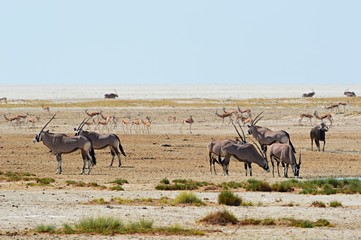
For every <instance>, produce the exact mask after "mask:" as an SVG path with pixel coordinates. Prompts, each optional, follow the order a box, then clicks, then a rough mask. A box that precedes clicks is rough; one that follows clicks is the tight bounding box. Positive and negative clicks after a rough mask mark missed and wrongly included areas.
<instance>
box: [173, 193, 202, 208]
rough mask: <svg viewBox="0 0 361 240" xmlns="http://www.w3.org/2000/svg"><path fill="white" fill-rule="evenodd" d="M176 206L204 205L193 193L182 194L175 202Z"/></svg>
mask: <svg viewBox="0 0 361 240" xmlns="http://www.w3.org/2000/svg"><path fill="white" fill-rule="evenodd" d="M173 203H175V204H192V205H198V206H199V205H204V203H203V201H202V200H201V199H199V198H198V197H197V196H196V195H195V194H194V193H192V192H181V193H180V194H178V196H177V197H176V198H175V199H174V200H173Z"/></svg>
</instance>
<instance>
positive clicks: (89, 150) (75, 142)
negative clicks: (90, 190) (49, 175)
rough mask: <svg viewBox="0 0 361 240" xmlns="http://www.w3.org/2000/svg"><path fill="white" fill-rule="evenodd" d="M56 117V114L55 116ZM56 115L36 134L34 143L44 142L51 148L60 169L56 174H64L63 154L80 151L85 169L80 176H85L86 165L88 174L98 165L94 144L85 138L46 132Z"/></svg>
mask: <svg viewBox="0 0 361 240" xmlns="http://www.w3.org/2000/svg"><path fill="white" fill-rule="evenodd" d="M55 115H56V114H55ZM55 115H54V116H53V117H52V118H51V119H50V120H49V121H48V122H47V123H46V124H45V125H44V127H43V128H42V129H41V130H40V132H39V133H38V134H36V136H35V138H34V139H33V142H34V143H35V142H40V141H42V142H43V144H44V145H45V146H46V147H47V148H49V150H50V152H51V153H52V154H54V155H55V156H56V160H57V162H58V167H57V171H56V174H61V173H62V158H61V155H62V154H67V153H72V152H75V151H76V150H78V149H80V151H81V155H82V158H83V162H84V164H83V168H82V171H81V173H80V174H84V171H85V167H86V163H87V164H88V174H90V170H91V167H92V166H95V164H96V158H95V153H94V148H93V144H92V142H91V141H90V140H89V138H87V137H84V136H67V135H66V134H62V133H50V132H49V130H47V131H44V129H45V128H46V126H48V124H49V123H50V122H51V121H52V120H53V119H54V118H55Z"/></svg>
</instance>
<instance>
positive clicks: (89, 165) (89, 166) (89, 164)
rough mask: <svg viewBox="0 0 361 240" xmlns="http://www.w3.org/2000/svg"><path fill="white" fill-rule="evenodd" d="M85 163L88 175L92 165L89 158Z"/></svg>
mask: <svg viewBox="0 0 361 240" xmlns="http://www.w3.org/2000/svg"><path fill="white" fill-rule="evenodd" d="M87 162H88V175H89V174H90V170H91V168H92V164H91V162H90V158H87Z"/></svg>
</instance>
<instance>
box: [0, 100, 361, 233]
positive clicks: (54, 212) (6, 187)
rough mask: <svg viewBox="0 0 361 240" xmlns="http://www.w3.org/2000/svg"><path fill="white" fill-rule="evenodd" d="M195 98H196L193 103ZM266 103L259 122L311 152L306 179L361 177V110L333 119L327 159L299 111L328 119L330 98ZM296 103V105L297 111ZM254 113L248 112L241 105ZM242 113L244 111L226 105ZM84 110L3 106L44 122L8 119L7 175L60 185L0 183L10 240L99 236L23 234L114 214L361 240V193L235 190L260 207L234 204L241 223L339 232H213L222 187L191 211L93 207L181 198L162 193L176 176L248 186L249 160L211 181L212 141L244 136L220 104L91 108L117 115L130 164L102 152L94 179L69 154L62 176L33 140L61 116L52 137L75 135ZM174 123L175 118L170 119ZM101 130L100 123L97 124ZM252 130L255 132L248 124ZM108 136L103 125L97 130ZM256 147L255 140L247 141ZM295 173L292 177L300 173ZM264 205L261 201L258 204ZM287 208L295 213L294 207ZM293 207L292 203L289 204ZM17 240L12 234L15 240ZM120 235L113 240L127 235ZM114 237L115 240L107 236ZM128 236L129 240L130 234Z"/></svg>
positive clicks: (1, 163)
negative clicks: (323, 222) (146, 124)
mask: <svg viewBox="0 0 361 240" xmlns="http://www.w3.org/2000/svg"><path fill="white" fill-rule="evenodd" d="M189 101H190V100H189ZM287 101H291V103H289V102H287V104H285V100H272V99H271V100H270V99H264V100H259V104H257V105H251V106H250V107H251V110H252V113H253V116H255V115H257V114H258V113H260V112H263V116H264V117H263V118H262V120H261V121H260V122H259V123H258V124H259V125H261V126H266V127H269V128H271V129H274V130H276V129H277V130H278V129H283V130H286V131H288V132H289V134H290V135H291V140H292V142H293V144H294V146H295V147H296V149H297V151H298V152H302V165H301V174H300V176H301V177H302V178H301V180H306V179H313V178H320V177H360V172H361V164H360V162H361V155H360V152H361V150H360V141H361V131H360V130H361V107H360V106H359V105H358V104H349V106H347V107H346V109H345V110H344V109H343V108H340V113H336V111H334V112H331V113H332V115H333V118H334V124H333V127H331V128H330V130H329V132H328V133H327V142H326V150H325V152H318V151H311V143H310V139H309V132H310V129H311V127H312V126H314V125H316V124H318V123H320V121H319V120H317V119H314V120H313V122H312V126H311V124H310V123H309V122H308V120H306V119H304V120H303V122H302V125H300V124H299V121H298V120H299V114H300V113H311V114H312V113H313V112H314V111H315V110H317V111H318V112H319V113H320V114H323V113H326V110H325V109H324V106H325V105H327V104H329V103H330V101H331V100H330V99H321V100H319V101H318V105H317V104H316V105H315V104H310V103H308V102H305V103H304V104H303V103H302V101H303V100H298V99H295V100H292V99H291V100H287ZM292 101H293V102H295V104H292ZM242 107H249V106H242ZM226 108H227V109H229V110H233V109H234V110H235V109H236V108H237V105H234V106H232V104H229V103H228V105H227V107H226ZM84 110H85V108H84V107H63V106H62V107H52V108H51V113H50V114H48V113H46V112H44V111H43V110H42V109H41V108H40V107H39V108H36V107H27V106H26V105H25V106H20V107H19V106H17V107H14V108H11V107H10V108H9V107H6V108H0V111H1V113H2V114H6V115H7V116H14V115H16V114H26V113H29V114H30V115H39V116H40V122H39V123H37V124H36V126H35V129H34V128H30V127H29V126H30V125H28V126H21V128H20V127H18V126H15V128H14V127H12V126H10V124H9V123H8V122H6V121H5V120H4V121H3V122H2V123H1V124H0V129H1V132H2V134H1V136H0V149H1V151H0V171H1V172H3V173H5V172H7V171H13V172H28V173H31V174H34V175H36V177H38V178H45V177H47V178H53V179H54V180H55V182H54V183H52V184H51V186H29V185H28V184H27V183H28V182H26V181H10V182H9V181H6V180H4V179H3V180H2V181H0V209H1V213H2V214H1V216H0V226H1V233H2V235H1V237H3V238H5V237H6V235H14V234H17V238H24V239H25V238H29V237H31V238H34V239H42V238H54V239H55V238H57V239H59V238H64V239H65V238H76V239H82V238H84V239H85V238H89V237H90V238H94V239H95V238H97V239H98V238H99V236H47V235H30V236H29V235H28V234H29V233H28V234H26V235H22V234H24V232H27V231H28V230H31V229H34V228H35V227H36V226H37V225H39V224H53V225H56V226H61V225H62V224H63V223H71V222H74V221H77V220H79V219H80V218H82V217H84V216H99V215H112V216H113V215H114V216H118V217H121V218H122V219H124V220H125V221H128V220H138V219H140V218H146V219H150V220H153V221H154V224H155V225H159V226H167V225H173V224H180V225H182V226H186V227H193V228H199V229H213V230H214V229H216V230H219V231H217V232H213V233H209V234H208V235H207V236H205V237H204V238H207V239H219V238H225V239H235V238H236V239H240V238H244V239H249V238H256V239H266V238H270V237H271V238H277V239H289V238H294V239H340V238H341V239H359V238H360V236H361V230H360V227H361V218H360V216H361V197H360V195H358V194H356V195H345V194H337V195H328V196H321V195H315V196H314V195H300V194H297V193H262V192H256V193H254V192H252V193H251V192H244V191H240V192H236V193H237V194H238V195H240V196H242V198H243V199H244V200H246V201H252V202H254V203H260V206H253V207H227V209H228V210H230V211H231V212H232V213H234V215H235V216H236V217H237V218H240V219H242V218H245V217H248V218H250V217H253V218H259V219H263V218H267V217H272V218H281V217H294V218H299V219H307V220H312V221H315V220H317V219H319V218H325V219H328V220H329V221H330V222H331V223H333V224H334V225H335V227H333V228H314V229H303V228H292V227H286V228H285V227H275V226H270V227H268V226H262V227H259V226H253V227H252V226H247V227H232V226H227V227H221V226H219V227H211V228H210V227H207V226H204V225H201V224H198V223H197V220H199V219H200V218H202V217H204V216H205V215H207V214H208V213H211V212H214V211H217V210H220V209H223V208H224V207H223V206H219V205H218V204H217V196H218V194H219V191H218V190H202V191H195V193H196V194H197V195H198V196H199V197H200V198H201V199H206V200H207V201H209V202H211V203H214V204H211V205H209V206H203V207H193V206H192V207H184V206H147V205H145V206H132V205H114V206H113V205H112V206H104V205H89V204H85V203H88V202H89V201H90V200H93V199H97V198H104V199H106V200H109V199H110V198H112V197H122V198H128V199H134V198H148V197H152V198H160V197H162V196H168V197H171V198H174V197H175V196H176V195H177V194H178V193H179V192H178V191H171V192H168V191H158V190H155V186H156V185H157V184H159V182H160V181H161V180H162V179H164V178H167V179H169V180H173V179H192V180H195V181H207V182H213V183H222V182H229V181H237V182H240V181H245V180H247V179H249V178H250V177H246V176H245V171H244V166H243V163H239V162H237V161H235V160H232V161H231V164H230V175H229V176H223V174H222V170H221V167H220V166H216V168H217V171H218V174H217V175H214V174H213V175H211V174H210V169H209V161H208V153H207V147H206V146H207V143H208V142H210V141H211V139H225V138H234V137H236V136H237V134H236V132H235V130H234V128H233V126H232V125H227V123H228V120H227V119H225V124H222V120H221V119H220V118H219V117H217V116H216V115H215V111H216V110H217V111H218V112H219V113H220V112H222V104H219V106H216V107H214V106H212V107H207V106H203V105H202V106H200V107H199V106H198V105H194V106H192V105H187V106H180V107H178V106H177V107H171V106H160V107H144V106H137V107H97V106H93V107H89V108H88V110H89V112H91V111H100V110H101V111H102V113H103V115H105V116H111V115H114V116H116V117H117V119H118V121H119V123H118V125H117V127H116V128H115V129H111V132H114V133H116V134H117V135H118V136H119V137H120V139H121V141H122V145H123V147H124V149H125V152H126V154H127V157H126V158H124V157H122V167H121V168H118V167H117V162H115V164H114V166H113V167H109V164H110V161H111V156H110V154H109V152H108V150H97V151H96V156H97V160H98V163H97V165H96V166H95V167H94V168H93V169H92V173H91V174H90V175H79V173H80V170H81V167H82V160H81V156H80V154H79V152H75V153H72V154H68V155H63V174H62V175H55V171H56V161H55V157H54V156H53V155H51V154H50V153H49V151H48V149H47V148H46V147H45V146H44V145H43V144H42V143H33V142H32V139H33V138H34V136H35V134H36V133H37V132H38V131H39V130H40V129H41V127H42V126H43V125H44V124H45V123H46V122H47V119H50V117H51V116H52V114H53V113H57V116H56V118H55V119H54V120H53V121H52V122H51V123H50V125H49V126H48V127H47V129H49V130H50V131H52V132H63V133H68V134H72V129H73V128H74V127H76V126H77V125H78V124H79V123H80V122H81V121H82V120H83V119H84V118H85V117H86V114H85V113H84ZM190 115H192V116H193V119H194V121H195V122H194V124H193V125H192V133H190V132H189V125H187V124H184V125H182V124H181V123H180V122H181V120H182V119H184V118H186V117H189V116H190ZM128 116H129V117H130V118H131V119H135V118H142V119H144V118H145V117H146V116H150V117H151V119H152V120H153V121H152V124H151V128H150V129H149V131H150V133H144V132H142V131H141V130H140V129H136V128H133V129H132V132H131V133H130V127H129V125H121V124H120V120H121V119H124V118H127V117H128ZM169 116H176V118H177V120H176V121H175V122H171V121H169V120H168V117H169ZM91 129H92V130H93V129H94V126H91ZM244 129H245V130H246V129H247V127H244ZM102 130H103V131H104V132H107V130H105V129H102V128H100V129H99V130H97V131H102ZM248 139H249V141H250V139H251V137H248ZM289 175H290V176H293V174H292V172H291V170H290V171H289ZM119 178H122V179H126V180H127V181H128V184H125V185H124V186H123V187H124V189H125V191H110V190H109V186H111V184H110V182H111V181H113V180H115V179H119ZM252 178H254V179H259V180H265V181H267V182H270V183H273V182H276V181H282V180H284V178H282V177H278V176H277V175H276V177H273V176H272V173H267V172H265V171H264V170H263V169H261V168H259V167H258V166H257V165H254V166H253V176H252ZM68 180H73V181H83V182H85V183H92V182H95V183H97V184H99V185H102V186H105V187H108V189H107V190H101V189H98V188H92V187H74V186H71V185H69V184H67V183H66V181H68ZM335 200H336V201H340V202H341V203H342V205H343V207H342V208H329V207H327V208H316V207H310V205H311V203H312V202H313V201H323V202H325V203H329V202H330V201H335ZM256 205H257V204H256ZM287 205H288V206H287ZM289 205H292V206H289ZM8 237H9V238H11V237H10V236H8ZM118 237H119V236H113V237H111V238H118ZM150 237H152V238H154V239H164V238H167V239H179V236H177V237H172V236H167V237H165V236H138V235H137V236H126V238H128V239H141V238H144V239H149V238H150ZM104 238H107V239H109V238H110V237H104ZM119 238H122V239H124V238H125V236H120V237H119ZM193 238H194V239H196V238H197V239H199V237H184V239H193Z"/></svg>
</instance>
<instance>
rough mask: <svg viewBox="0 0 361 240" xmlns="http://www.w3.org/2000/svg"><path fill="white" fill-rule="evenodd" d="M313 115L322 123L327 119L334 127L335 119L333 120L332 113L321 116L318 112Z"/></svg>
mask: <svg viewBox="0 0 361 240" xmlns="http://www.w3.org/2000/svg"><path fill="white" fill-rule="evenodd" d="M313 115H314V116H315V117H316V118H317V119H318V120H321V122H323V119H325V118H326V119H327V120H328V121H329V122H330V126H332V123H333V118H332V115H331V114H330V113H326V114H323V115H321V116H320V115H319V114H318V112H317V111H315V112H314V113H313Z"/></svg>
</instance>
